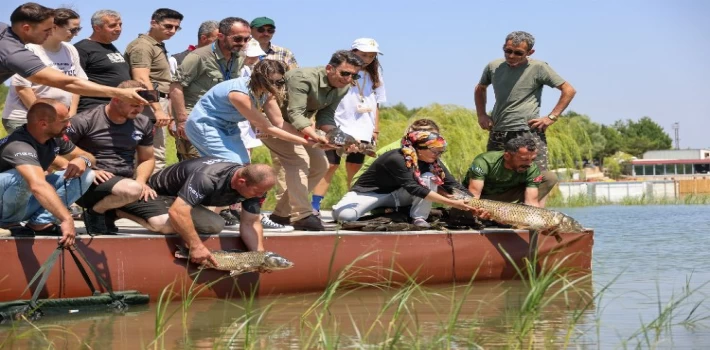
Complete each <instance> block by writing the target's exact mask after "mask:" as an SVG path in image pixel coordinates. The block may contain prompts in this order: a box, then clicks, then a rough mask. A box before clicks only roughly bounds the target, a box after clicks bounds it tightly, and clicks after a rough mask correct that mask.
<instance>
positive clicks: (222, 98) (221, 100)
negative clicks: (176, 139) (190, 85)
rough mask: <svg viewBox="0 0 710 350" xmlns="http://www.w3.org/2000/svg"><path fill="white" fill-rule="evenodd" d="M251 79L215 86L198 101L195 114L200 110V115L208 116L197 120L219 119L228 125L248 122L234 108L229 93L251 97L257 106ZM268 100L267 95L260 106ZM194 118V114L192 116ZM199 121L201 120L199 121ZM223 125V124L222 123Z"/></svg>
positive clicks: (229, 81)
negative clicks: (250, 88)
mask: <svg viewBox="0 0 710 350" xmlns="http://www.w3.org/2000/svg"><path fill="white" fill-rule="evenodd" d="M248 85H249V78H248V77H242V78H236V79H231V80H226V81H223V82H221V83H219V84H217V85H215V86H213V87H212V88H211V89H210V90H209V91H207V93H205V94H204V95H203V96H202V97H201V98H200V100H199V101H197V107H199V108H195V109H193V113H194V112H195V111H196V110H199V112H200V114H202V113H204V114H206V115H201V116H195V117H197V118H205V117H207V118H209V119H219V120H220V121H222V122H226V123H229V124H231V123H235V124H236V123H238V122H241V121H244V120H246V118H244V116H243V115H242V114H241V113H239V111H238V110H237V109H236V108H235V107H234V105H233V104H232V103H231V102H230V101H229V93H230V92H233V91H237V92H241V93H243V94H247V95H249V98H250V99H251V104H252V106H256V98H255V97H254V95H253V94H251V93H250V92H249V86H248ZM265 100H266V94H265V95H264V96H263V97H262V98H261V101H259V106H263V105H264V101H265ZM190 117H192V114H191V115H190ZM197 121H199V120H197ZM220 124H222V123H220Z"/></svg>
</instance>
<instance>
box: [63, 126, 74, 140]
mask: <svg viewBox="0 0 710 350" xmlns="http://www.w3.org/2000/svg"><path fill="white" fill-rule="evenodd" d="M66 132H67V133H68V134H76V130H74V127H73V126H69V127H67V131H66ZM64 136H67V135H64ZM67 140H68V138H67Z"/></svg>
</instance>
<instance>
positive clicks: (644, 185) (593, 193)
mask: <svg viewBox="0 0 710 350" xmlns="http://www.w3.org/2000/svg"><path fill="white" fill-rule="evenodd" d="M688 181H692V180H688ZM679 182H680V181H674V180H660V181H624V182H560V183H559V188H560V193H561V194H562V198H564V199H565V200H567V199H569V198H570V197H578V196H589V197H591V199H593V200H602V201H609V202H619V201H621V200H622V199H623V198H634V197H636V198H638V197H644V196H645V197H646V198H678V196H679V195H680V194H681V192H680V191H679V184H678V183H679ZM708 189H709V190H710V182H709V183H708ZM709 193H710V191H709Z"/></svg>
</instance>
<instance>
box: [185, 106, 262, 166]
mask: <svg viewBox="0 0 710 350" xmlns="http://www.w3.org/2000/svg"><path fill="white" fill-rule="evenodd" d="M185 134H187V138H188V140H190V142H191V143H192V146H193V147H195V149H196V150H197V152H198V153H199V154H200V155H201V156H203V157H210V156H211V157H218V158H222V159H227V160H229V161H230V162H235V163H240V164H247V163H249V161H250V160H249V152H248V151H247V148H246V147H245V146H244V142H243V141H242V136H241V129H239V124H237V123H236V122H234V123H229V122H225V121H223V120H218V119H216V118H210V117H209V116H206V115H204V114H202V113H201V112H200V109H199V108H198V106H195V108H194V109H193V110H192V112H191V113H190V117H189V118H188V119H187V122H186V123H185Z"/></svg>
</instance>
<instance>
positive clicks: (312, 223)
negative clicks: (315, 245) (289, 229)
mask: <svg viewBox="0 0 710 350" xmlns="http://www.w3.org/2000/svg"><path fill="white" fill-rule="evenodd" d="M293 228H294V229H296V230H301V231H325V227H323V221H321V219H319V218H318V217H316V216H315V215H309V216H306V217H305V218H303V219H301V220H297V221H294V222H293Z"/></svg>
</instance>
